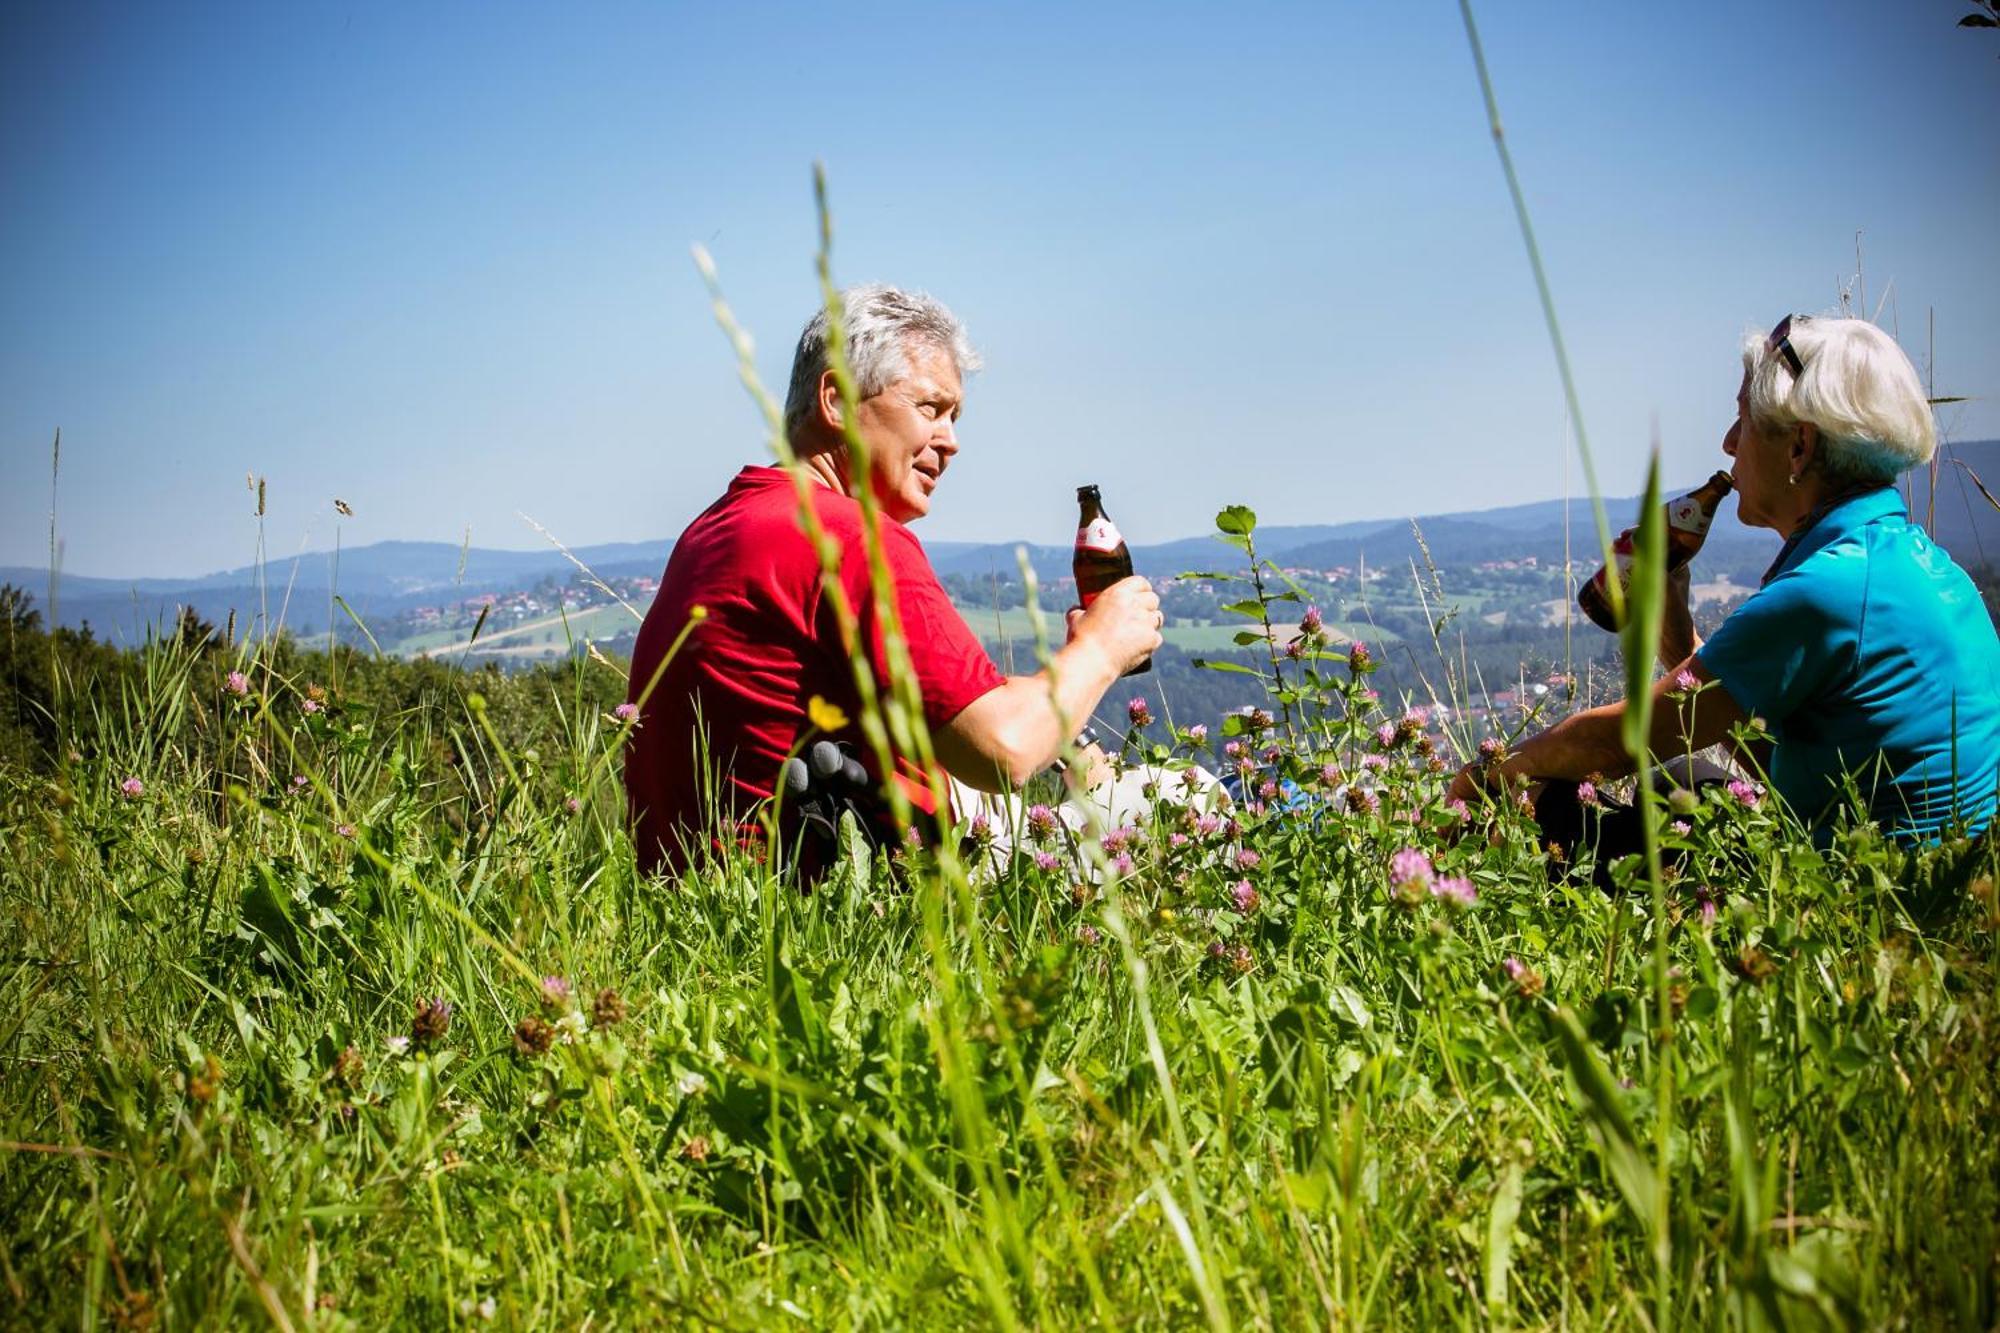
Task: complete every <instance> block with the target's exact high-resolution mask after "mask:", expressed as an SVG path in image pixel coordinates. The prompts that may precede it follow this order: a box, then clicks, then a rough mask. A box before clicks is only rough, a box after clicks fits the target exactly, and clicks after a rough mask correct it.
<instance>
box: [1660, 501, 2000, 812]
mask: <svg viewBox="0 0 2000 1333" xmlns="http://www.w3.org/2000/svg"><path fill="white" fill-rule="evenodd" d="M1697 656H1698V657H1699V658H1700V659H1701V664H1702V665H1703V666H1704V667H1706V668H1707V670H1708V673H1709V674H1710V675H1711V676H1713V677H1715V679H1716V680H1717V681H1719V682H1721V684H1722V688H1723V689H1725V690H1727V691H1729V696H1730V698H1732V699H1734V700H1735V701H1736V703H1737V705H1738V706H1739V707H1741V708H1742V709H1743V711H1744V712H1746V713H1749V714H1752V715H1754V716H1756V717H1760V718H1762V719H1764V722H1765V725H1766V726H1767V727H1769V728H1770V731H1771V734H1772V736H1773V738H1774V740H1775V741H1776V745H1775V747H1774V749H1773V751H1772V755H1771V782H1772V785H1773V786H1775V787H1776V788H1777V791H1778V794H1779V795H1780V796H1782V797H1783V798H1784V800H1785V803H1786V804H1787V805H1789V806H1791V808H1792V810H1793V811H1794V812H1796V813H1797V814H1798V815H1799V817H1800V818H1802V819H1804V820H1806V821H1807V822H1808V823H1811V824H1812V825H1814V828H1815V832H1816V833H1819V834H1821V835H1822V836H1823V835H1824V834H1825V833H1826V832H1827V831H1828V830H1829V829H1830V827H1831V822H1830V821H1831V815H1832V809H1831V807H1832V806H1833V803H1834V802H1836V801H1837V800H1838V798H1839V797H1840V796H1841V795H1842V792H1843V789H1844V788H1843V783H1844V779H1845V777H1847V776H1849V775H1851V776H1852V778H1853V780H1854V782H1855V785H1856V786H1857V787H1858V788H1859V789H1860V792H1861V795H1862V798H1863V800H1864V801H1866V802H1867V806H1868V810H1869V813H1870V815H1871V816H1872V817H1873V818H1874V819H1875V820H1876V822H1877V823H1879V824H1881V825H1882V826H1883V827H1885V828H1887V829H1888V830H1890V831H1891V832H1892V833H1894V834H1896V835H1898V836H1899V837H1903V838H1928V837H1934V836H1935V835H1936V834H1937V833H1939V832H1940V831H1941V830H1943V829H1946V828H1949V827H1952V826H1954V825H1963V826H1964V827H1965V828H1967V829H1969V830H1972V831H1977V830H1979V829H1981V828H1984V827H1985V826H1986V825H1987V823H1988V822H1989V821H1991V820H1992V818H1993V814H1994V805H1995V787H1996V785H2000V636H1996V635H1995V634H1994V631H1993V621H1992V618H1991V617H1990V616H1989V615H1988V614H1987V611H1986V608H1985V606H1984V605H1983V604H1982V603H1981V601H1980V599H1979V592H1978V589H1976V588H1974V587H1973V585H1972V580H1971V579H1969V578H1967V577H1966V575H1965V571H1964V570H1962V569H1960V568H1959V567H1958V566H1957V565H1956V564H1953V563H1952V559H1951V557H1950V556H1949V555H1946V554H1945V553H1944V552H1943V551H1942V550H1940V549H1939V548H1938V547H1937V545H1936V544H1934V543H1933V542H1932V541H1931V539H1930V538H1929V537H1928V536H1927V535H1925V533H1924V531H1923V529H1922V528H1920V527H1918V526H1917V525H1916V524H1914V523H1912V522H1910V516H1909V510H1908V509H1907V508H1906V507H1905V506H1904V504H1903V498H1902V496H1901V495H1899V494H1898V493H1897V492H1896V490H1895V488H1893V487H1889V488H1885V489H1882V490H1876V491H1869V492H1867V493H1865V494H1862V495H1857V496H1854V497H1852V498H1850V499H1848V500H1845V501H1842V502H1841V503H1839V504H1836V505H1835V506H1833V507H1832V508H1831V509H1829V510H1827V511H1826V513H1824V514H1822V515H1821V516H1820V518H1819V520H1818V521H1817V522H1815V523H1813V525H1812V526H1811V527H1810V528H1808V529H1807V530H1806V531H1805V533H1804V534H1803V535H1802V536H1800V537H1798V538H1796V539H1795V540H1794V541H1793V542H1792V543H1791V544H1790V545H1789V548H1788V549H1787V550H1786V551H1785V553H1784V554H1783V555H1782V556H1781V557H1780V558H1779V560H1778V563H1777V564H1776V565H1775V566H1774V567H1773V569H1772V572H1771V573H1770V575H1768V576H1767V577H1766V579H1765V582H1764V586H1763V587H1762V588H1760V589H1759V590H1758V591H1756V592H1755V593H1752V594H1751V595H1750V598H1749V599H1748V600H1747V601H1745V602H1744V603H1743V605H1742V606H1741V607H1739V608H1737V610H1736V612H1735V614H1733V615H1731V616H1730V617H1729V619H1727V620H1726V621H1724V622H1723V624H1722V627H1721V628H1720V629H1718V630H1717V631H1716V633H1715V637H1714V638H1712V639H1710V640H1708V642H1707V643H1705V644H1703V645H1702V647H1701V650H1700V652H1699V653H1698V654H1697Z"/></svg>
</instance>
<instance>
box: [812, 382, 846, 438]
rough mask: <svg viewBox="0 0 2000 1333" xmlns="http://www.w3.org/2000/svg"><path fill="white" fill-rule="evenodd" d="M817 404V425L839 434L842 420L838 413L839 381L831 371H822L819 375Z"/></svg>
mask: <svg viewBox="0 0 2000 1333" xmlns="http://www.w3.org/2000/svg"><path fill="white" fill-rule="evenodd" d="M817 403H818V406H819V424H820V425H822V426H824V427H826V428H827V429H828V430H830V431H832V432H833V433H834V434H836V435H838V434H840V431H841V427H842V422H843V420H844V418H843V416H842V414H841V411H840V381H839V380H837V379H835V378H834V376H833V372H832V371H831V370H822V371H821V372H820V373H819V397H818V399H817Z"/></svg>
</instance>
